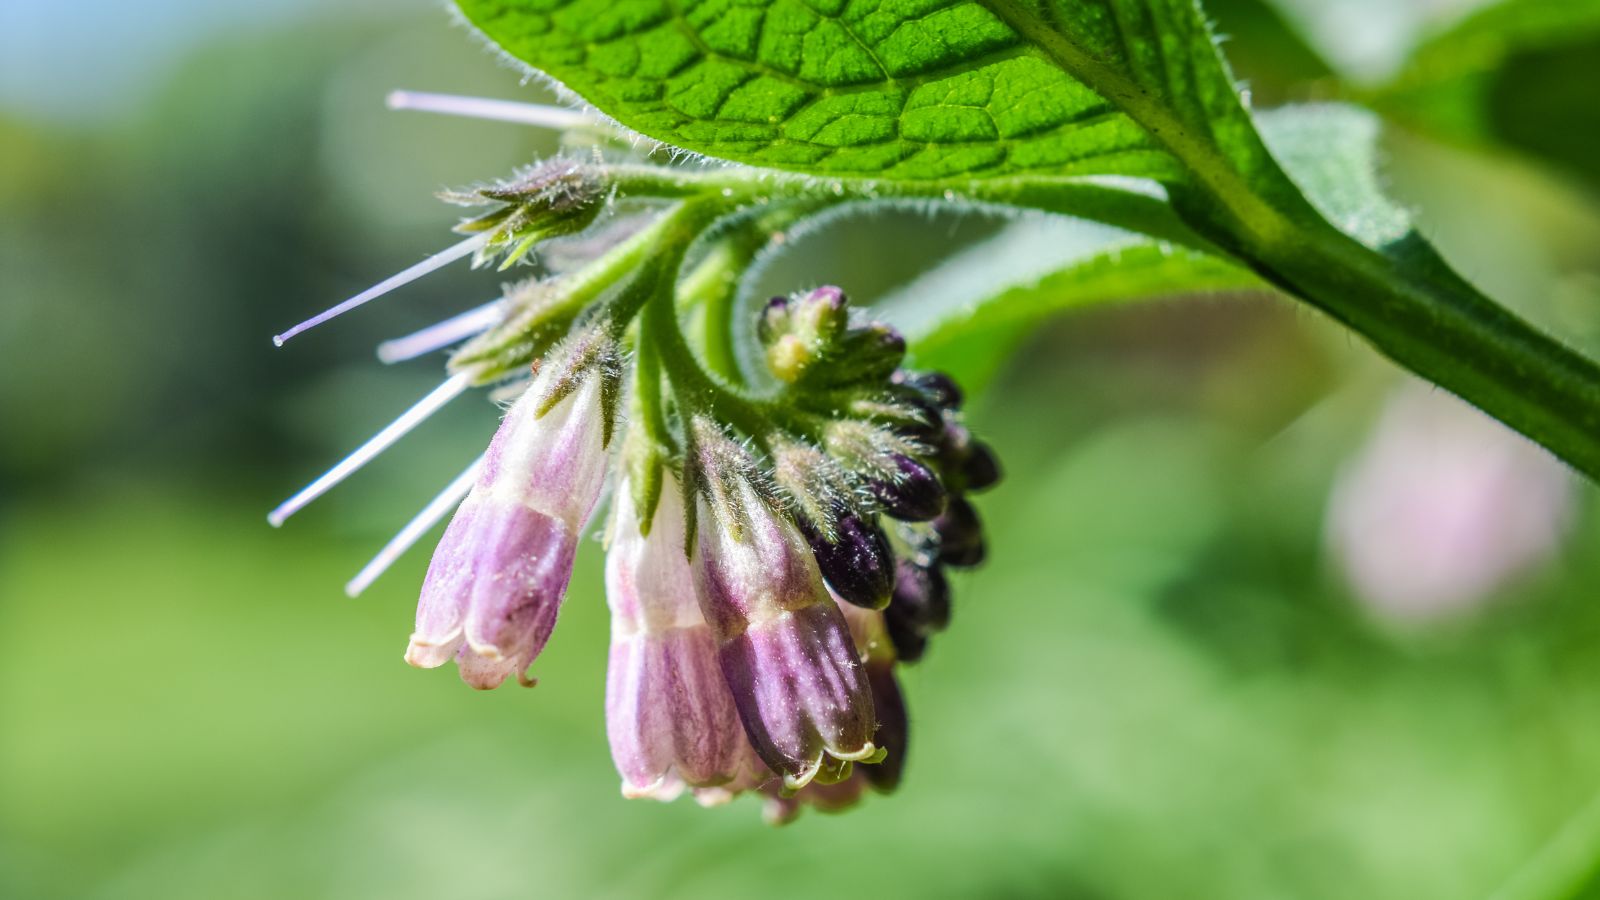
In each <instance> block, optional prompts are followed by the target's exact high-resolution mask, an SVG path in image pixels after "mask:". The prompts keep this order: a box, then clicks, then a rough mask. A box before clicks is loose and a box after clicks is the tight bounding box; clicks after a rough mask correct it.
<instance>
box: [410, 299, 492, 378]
mask: <svg viewBox="0 0 1600 900" xmlns="http://www.w3.org/2000/svg"><path fill="white" fill-rule="evenodd" d="M503 303H504V301H502V300H491V301H489V302H488V303H485V304H484V305H482V306H480V307H477V308H476V309H469V310H467V311H466V312H464V313H461V314H460V315H458V316H451V317H450V318H448V319H445V320H444V321H443V322H438V323H436V324H433V325H429V326H428V327H427V328H424V329H422V330H420V331H416V332H413V333H411V334H408V335H406V336H405V337H402V338H395V339H394V340H392V341H384V342H383V343H381V344H379V345H378V359H379V360H381V361H382V362H384V363H387V364H392V363H397V362H405V361H406V360H408V359H416V358H417V357H419V356H422V355H423V354H426V353H432V352H433V351H435V350H443V349H444V348H446V347H448V346H450V345H451V344H454V343H456V342H457V341H462V340H465V339H467V338H469V337H472V336H473V335H476V334H479V333H481V332H484V331H488V330H489V329H490V328H491V327H493V326H494V325H495V323H497V322H499V321H500V319H501V318H503V317H504V316H505V311H504V308H503Z"/></svg>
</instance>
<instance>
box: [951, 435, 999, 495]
mask: <svg viewBox="0 0 1600 900" xmlns="http://www.w3.org/2000/svg"><path fill="white" fill-rule="evenodd" d="M1000 477H1001V473H1000V460H998V459H996V458H995V455H994V450H993V449H992V448H990V446H989V445H988V444H985V443H984V442H982V441H973V442H972V450H971V452H970V453H969V454H968V455H967V459H966V462H965V463H963V464H962V466H961V481H962V486H963V487H964V488H965V489H966V490H969V491H986V490H988V489H989V488H992V487H994V486H995V485H997V484H999V483H1000Z"/></svg>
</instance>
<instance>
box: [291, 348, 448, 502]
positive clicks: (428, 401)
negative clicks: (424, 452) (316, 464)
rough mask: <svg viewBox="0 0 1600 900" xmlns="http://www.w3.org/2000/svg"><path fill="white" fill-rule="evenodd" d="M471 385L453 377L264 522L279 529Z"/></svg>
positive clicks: (307, 486) (306, 487)
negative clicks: (286, 521)
mask: <svg viewBox="0 0 1600 900" xmlns="http://www.w3.org/2000/svg"><path fill="white" fill-rule="evenodd" d="M471 384H472V373H470V372H462V373H460V374H458V375H452V376H451V377H450V379H449V380H448V381H446V382H445V383H444V384H441V385H439V386H438V387H436V388H434V389H433V392H432V393H430V394H428V396H426V397H423V398H422V399H421V400H419V401H418V402H417V405H415V406H413V407H411V408H410V409H408V410H406V411H405V412H404V413H402V414H401V415H400V418H398V419H395V420H394V421H393V422H390V423H389V425H388V426H387V427H386V428H384V429H383V430H382V431H380V432H378V433H377V434H375V435H373V436H372V438H371V439H370V440H368V441H367V442H366V443H365V444H362V445H361V446H360V447H358V448H356V451H355V452H354V453H352V454H350V455H349V456H346V457H345V458H344V459H342V460H340V461H339V464H338V465H336V466H334V467H333V468H331V469H329V470H328V471H327V472H326V473H325V474H324V475H323V476H322V477H321V478H318V479H317V480H316V481H313V482H311V483H310V484H308V485H306V486H305V488H303V489H302V490H301V491H300V493H298V494H295V495H294V496H293V497H290V498H289V499H288V500H285V501H283V504H282V505H281V506H279V507H278V508H277V509H275V510H273V511H272V512H270V513H268V514H267V521H268V522H270V523H272V527H274V528H277V527H279V526H281V525H282V524H283V523H284V521H285V520H287V519H288V518H289V517H290V516H292V515H294V514H295V513H297V512H299V511H300V510H302V509H304V508H305V507H306V504H308V503H310V502H311V501H313V500H315V499H317V498H318V497H320V496H322V495H323V494H325V493H327V492H328V489H329V488H331V487H333V486H334V485H336V484H338V483H339V482H341V481H343V480H345V479H346V478H349V477H350V475H351V474H353V473H354V472H355V471H356V470H358V469H360V468H361V467H362V466H364V465H366V464H367V463H369V462H371V461H372V460H373V458H374V457H376V456H377V455H378V454H379V453H382V452H383V451H385V450H387V449H389V447H390V446H391V445H393V444H394V442H395V441H398V440H399V439H400V438H402V437H404V436H405V435H406V433H407V432H409V431H410V430H411V429H413V428H415V427H417V425H418V424H420V423H421V422H422V420H423V419H426V418H427V417H429V416H431V415H433V414H434V413H435V412H437V411H438V409H439V408H440V407H442V406H444V405H445V404H446V403H449V402H450V401H451V400H454V399H455V398H456V397H459V396H461V394H462V392H463V391H465V390H466V389H467V388H468V387H469V386H471Z"/></svg>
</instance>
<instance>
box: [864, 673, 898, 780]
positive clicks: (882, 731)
mask: <svg viewBox="0 0 1600 900" xmlns="http://www.w3.org/2000/svg"><path fill="white" fill-rule="evenodd" d="M867 681H868V683H869V684H871V686H872V708H873V709H874V710H875V711H877V713H878V730H877V731H876V732H874V733H873V736H872V742H873V743H874V744H876V745H877V746H878V747H880V748H882V749H883V750H884V752H885V753H886V754H887V755H886V756H884V758H883V762H880V763H876V764H873V765H858V766H856V771H857V772H859V773H860V777H863V778H866V780H867V783H868V784H870V785H872V789H873V790H875V791H877V792H878V793H880V794H888V793H892V792H893V791H894V789H895V788H897V787H899V786H900V777H901V775H903V774H904V773H905V768H906V747H907V745H908V743H909V738H910V735H911V732H910V720H909V719H908V717H907V716H906V700H905V696H904V695H903V694H901V692H900V682H899V681H898V680H897V679H896V678H895V677H894V665H893V664H892V663H887V664H885V663H873V664H869V665H868V666H867Z"/></svg>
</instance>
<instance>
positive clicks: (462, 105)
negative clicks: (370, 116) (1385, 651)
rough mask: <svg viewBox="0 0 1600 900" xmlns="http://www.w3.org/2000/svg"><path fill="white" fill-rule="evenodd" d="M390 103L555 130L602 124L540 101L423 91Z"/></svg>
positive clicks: (398, 94) (392, 97) (398, 95)
mask: <svg viewBox="0 0 1600 900" xmlns="http://www.w3.org/2000/svg"><path fill="white" fill-rule="evenodd" d="M387 102H388V105H389V108H390V109H407V110H416V111H419V112H431V113H442V114H443V115H447V116H464V117H466V118H469V119H488V120H490V121H494V122H515V123H517V124H519V125H534V126H537V127H539V128H549V129H552V130H555V131H566V130H568V129H572V128H594V127H601V124H600V122H599V121H598V120H596V119H595V118H593V117H592V116H588V115H585V114H584V113H582V112H579V111H578V110H575V109H565V108H563V107H560V106H543V105H541V104H537V103H518V102H515V101H512V100H490V99H488V98H486V97H461V96H457V95H455V94H429V93H424V92H422V91H392V92H390V94H389V97H388V100H387Z"/></svg>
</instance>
